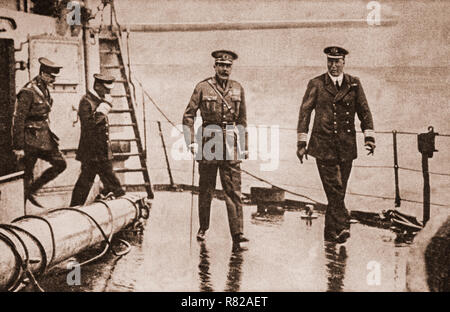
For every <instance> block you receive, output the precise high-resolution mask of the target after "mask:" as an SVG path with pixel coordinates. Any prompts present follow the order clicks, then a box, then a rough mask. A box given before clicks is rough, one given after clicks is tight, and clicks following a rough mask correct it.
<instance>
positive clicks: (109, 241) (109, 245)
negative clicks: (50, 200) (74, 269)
mask: <svg viewBox="0 0 450 312" xmlns="http://www.w3.org/2000/svg"><path fill="white" fill-rule="evenodd" d="M98 202H100V203H102V204H103V205H105V207H106V208H107V210H108V213H109V215H110V219H111V227H112V225H113V222H114V219H113V216H112V212H111V209H110V208H109V206H108V204H107V203H106V202H105V201H102V200H100V201H98ZM56 211H74V212H78V213H80V214H82V215H84V216H86V217H88V218H89V219H90V220H91V221H92V222H93V223H94V224H95V225H96V226H97V228H98V229H99V231H100V233H101V234H102V236H103V238H104V242H106V247H105V249H104V250H103V251H102V252H101V253H100V254H98V255H97V256H95V257H93V258H91V259H89V260H86V261H84V262H83V263H81V264H80V266H83V265H86V264H88V263H91V262H93V261H95V260H97V259H99V258H101V257H103V256H104V255H105V254H106V252H107V251H108V250H111V251H112V253H113V254H114V255H115V256H119V257H121V256H124V255H126V254H127V253H129V252H130V250H131V245H130V244H129V243H128V242H127V241H125V240H122V239H119V241H120V242H121V243H123V244H124V245H125V246H126V247H127V248H126V249H125V250H124V251H123V252H120V253H118V252H116V251H115V250H114V249H113V248H112V236H113V235H114V233H113V231H112V229H111V234H110V236H109V237H108V236H107V235H106V234H105V231H103V229H102V227H101V225H100V224H99V223H98V222H97V220H95V218H94V217H92V216H91V215H90V214H88V213H87V212H85V211H82V210H79V209H76V208H58V209H53V210H50V212H56Z"/></svg>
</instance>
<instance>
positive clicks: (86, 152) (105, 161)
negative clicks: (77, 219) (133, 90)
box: [70, 74, 125, 207]
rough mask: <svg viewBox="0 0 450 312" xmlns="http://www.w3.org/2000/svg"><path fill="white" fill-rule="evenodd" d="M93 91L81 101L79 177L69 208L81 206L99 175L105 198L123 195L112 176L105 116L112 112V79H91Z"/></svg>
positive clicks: (78, 156)
mask: <svg viewBox="0 0 450 312" xmlns="http://www.w3.org/2000/svg"><path fill="white" fill-rule="evenodd" d="M94 78H95V81H94V90H93V91H88V92H87V94H86V95H84V96H83V97H82V98H81V100H80V105H79V109H78V115H79V116H80V123H81V136H80V143H79V145H78V150H77V153H76V159H77V160H79V161H80V162H81V173H80V176H79V177H78V180H77V183H76V184H75V188H74V189H73V192H72V200H71V202H70V206H71V207H73V206H79V205H83V204H84V203H85V202H86V199H87V197H88V195H89V191H90V189H91V187H92V184H93V183H94V179H95V176H96V175H97V174H98V175H99V176H100V180H101V181H102V183H103V187H104V188H103V190H102V193H103V194H104V195H106V194H108V193H110V192H112V193H113V194H114V196H115V197H119V196H123V195H125V191H124V190H123V189H122V187H121V185H120V181H119V179H118V178H117V176H116V175H115V174H114V172H113V167H112V159H113V156H112V150H111V142H110V140H109V131H108V129H109V122H108V113H109V111H110V110H111V108H112V104H111V100H110V93H111V89H112V88H113V87H114V80H115V79H114V77H109V76H106V75H101V74H95V75H94Z"/></svg>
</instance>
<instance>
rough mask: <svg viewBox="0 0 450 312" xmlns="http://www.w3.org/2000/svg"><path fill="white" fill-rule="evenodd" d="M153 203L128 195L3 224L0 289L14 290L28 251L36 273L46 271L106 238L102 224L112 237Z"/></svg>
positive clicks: (0, 234) (0, 238)
mask: <svg viewBox="0 0 450 312" xmlns="http://www.w3.org/2000/svg"><path fill="white" fill-rule="evenodd" d="M149 204H150V203H148V202H146V199H145V198H140V197H131V196H125V197H122V198H119V199H115V200H109V201H100V202H95V203H93V204H91V205H88V206H82V207H77V208H76V209H74V208H61V209H55V210H52V211H49V212H47V213H45V214H43V215H40V216H25V217H22V218H20V219H18V221H16V222H13V223H11V224H10V225H0V290H10V289H11V288H12V287H13V286H12V284H16V285H17V284H18V274H19V272H20V270H21V268H20V264H21V262H23V261H22V260H23V259H25V258H26V253H28V259H29V260H30V263H29V266H28V269H29V270H30V271H31V272H32V273H39V272H41V273H42V272H43V271H45V270H46V269H47V268H50V267H51V266H53V265H55V264H58V263H60V262H62V261H64V260H66V259H68V258H70V257H71V256H73V255H76V254H78V253H79V252H81V251H83V250H85V249H87V248H89V247H92V246H93V245H95V244H97V243H99V242H101V241H104V240H105V237H104V235H103V234H102V233H101V231H100V229H99V228H98V225H99V226H100V227H101V228H102V230H103V231H104V234H106V235H107V236H111V235H112V234H115V233H117V232H119V231H120V230H122V229H123V228H125V227H126V226H127V225H129V224H131V223H132V222H133V221H135V220H138V219H139V218H140V217H146V216H148V214H147V215H146V216H143V215H142V212H143V211H144V210H147V213H148V209H149ZM89 216H90V217H89ZM91 218H92V219H94V220H95V221H96V222H97V223H98V225H96V224H95V222H94V221H93V220H92V219H91ZM21 241H22V242H21ZM12 245H14V246H15V247H13V246H12ZM24 247H25V248H24ZM18 256H20V258H18Z"/></svg>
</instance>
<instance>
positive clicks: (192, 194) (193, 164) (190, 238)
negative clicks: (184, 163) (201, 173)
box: [189, 155, 195, 250]
mask: <svg viewBox="0 0 450 312" xmlns="http://www.w3.org/2000/svg"><path fill="white" fill-rule="evenodd" d="M194 175H195V155H192V183H191V186H192V189H191V217H190V225H189V250H191V247H192V213H193V210H194Z"/></svg>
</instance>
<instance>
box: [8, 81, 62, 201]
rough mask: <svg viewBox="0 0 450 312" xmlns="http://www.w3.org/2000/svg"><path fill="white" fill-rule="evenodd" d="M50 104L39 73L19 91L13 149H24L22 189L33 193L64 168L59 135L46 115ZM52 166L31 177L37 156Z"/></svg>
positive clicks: (50, 100) (48, 93) (50, 99)
mask: <svg viewBox="0 0 450 312" xmlns="http://www.w3.org/2000/svg"><path fill="white" fill-rule="evenodd" d="M52 105H53V100H52V98H51V97H50V92H49V91H48V88H47V87H46V86H45V84H44V83H42V82H41V81H40V79H39V78H38V77H36V78H34V79H33V80H32V81H30V82H28V83H27V84H26V85H25V86H24V87H23V88H22V89H21V90H20V91H19V93H18V95H17V102H16V108H15V113H14V118H13V149H15V150H24V152H25V157H24V165H25V173H24V179H25V181H24V182H25V189H26V191H27V192H31V193H34V192H35V191H37V190H38V189H39V188H41V187H42V186H43V185H45V184H46V183H48V182H49V181H51V180H53V179H54V178H55V177H56V176H58V175H59V174H60V173H61V172H62V171H64V169H65V168H66V161H65V160H64V158H63V156H62V155H61V152H60V151H59V149H58V137H57V136H56V135H55V134H54V133H53V132H52V131H51V130H50V127H49V120H48V116H49V114H50V111H51V108H52ZM39 158H40V159H43V160H45V161H48V162H49V163H50V164H51V165H52V167H50V168H49V169H47V170H46V171H44V173H43V174H42V175H41V176H40V177H39V178H38V179H36V181H34V182H32V181H33V169H34V166H35V164H36V161H37V159H39Z"/></svg>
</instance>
